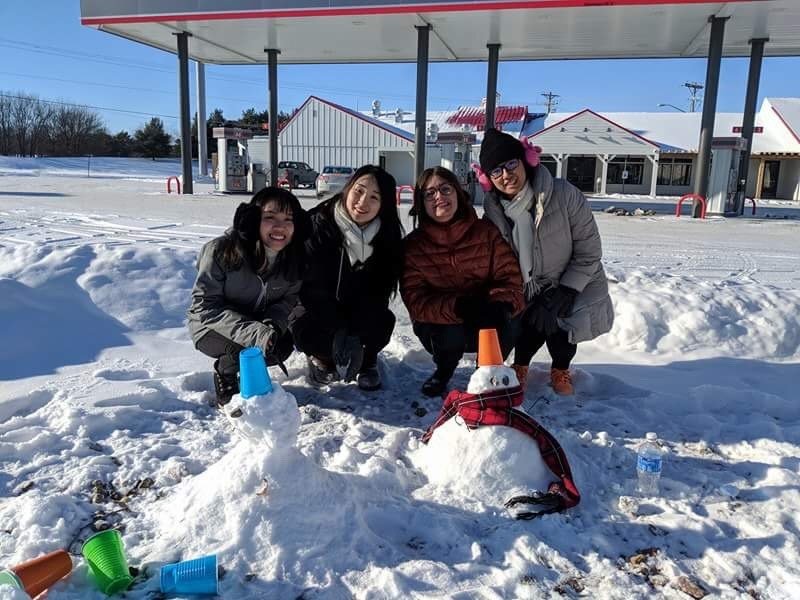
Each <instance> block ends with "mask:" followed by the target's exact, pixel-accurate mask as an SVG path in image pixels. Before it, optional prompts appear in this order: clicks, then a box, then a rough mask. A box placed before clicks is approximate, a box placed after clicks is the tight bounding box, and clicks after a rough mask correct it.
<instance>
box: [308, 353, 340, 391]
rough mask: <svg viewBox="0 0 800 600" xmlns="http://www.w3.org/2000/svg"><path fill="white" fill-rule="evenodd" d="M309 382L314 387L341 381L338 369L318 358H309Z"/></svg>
mask: <svg viewBox="0 0 800 600" xmlns="http://www.w3.org/2000/svg"><path fill="white" fill-rule="evenodd" d="M307 358H308V382H309V383H310V384H311V385H313V386H314V387H322V386H323V385H330V384H331V383H333V382H334V381H339V373H337V372H336V367H335V366H334V365H333V364H332V363H329V362H328V361H325V360H323V359H321V358H318V357H316V356H308V357H307Z"/></svg>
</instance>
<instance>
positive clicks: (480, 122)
mask: <svg viewBox="0 0 800 600" xmlns="http://www.w3.org/2000/svg"><path fill="white" fill-rule="evenodd" d="M527 116H528V107H527V106H498V107H497V109H496V110H495V114H494V123H495V126H497V127H500V128H502V127H501V126H502V125H505V124H506V123H511V122H514V121H524V120H525V119H526V118H527ZM485 123H486V108H485V107H481V106H462V107H461V108H459V109H458V110H457V111H456V112H455V113H454V114H453V115H452V116H451V117H450V118H449V119H447V124H448V125H469V126H470V127H477V128H478V129H483V126H484V124H485Z"/></svg>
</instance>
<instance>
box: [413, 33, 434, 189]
mask: <svg viewBox="0 0 800 600" xmlns="http://www.w3.org/2000/svg"><path fill="white" fill-rule="evenodd" d="M415 28H416V30H417V107H416V114H415V115H414V121H415V123H414V159H415V160H414V183H416V182H417V179H419V176H420V174H421V173H422V172H423V171H424V170H425V142H426V139H427V131H426V130H425V128H426V117H427V115H428V46H429V42H430V32H431V26H430V25H415Z"/></svg>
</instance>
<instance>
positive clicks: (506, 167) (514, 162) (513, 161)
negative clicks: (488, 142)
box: [489, 158, 519, 179]
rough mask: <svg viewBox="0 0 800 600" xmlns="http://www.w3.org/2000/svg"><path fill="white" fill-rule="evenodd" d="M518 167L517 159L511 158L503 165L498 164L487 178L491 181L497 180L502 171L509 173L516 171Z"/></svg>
mask: <svg viewBox="0 0 800 600" xmlns="http://www.w3.org/2000/svg"><path fill="white" fill-rule="evenodd" d="M518 166H519V159H518V158H512V159H511V160H507V161H506V162H504V163H500V164H499V165H497V166H496V167H495V168H494V169H492V170H491V171H489V177H491V178H492V179H497V178H498V177H500V176H501V175H502V174H503V170H506V171H508V172H509V173H510V172H511V171H513V170H514V169H516V168H517V167H518Z"/></svg>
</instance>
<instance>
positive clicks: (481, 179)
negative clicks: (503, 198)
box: [472, 163, 493, 192]
mask: <svg viewBox="0 0 800 600" xmlns="http://www.w3.org/2000/svg"><path fill="white" fill-rule="evenodd" d="M472 170H473V171H474V172H475V175H476V176H477V178H478V183H479V184H480V186H481V189H482V190H483V191H484V192H488V191H491V189H492V187H493V186H492V182H491V181H490V180H489V176H488V175H487V174H486V173H484V172H483V169H481V166H480V165H479V164H478V163H472Z"/></svg>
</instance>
